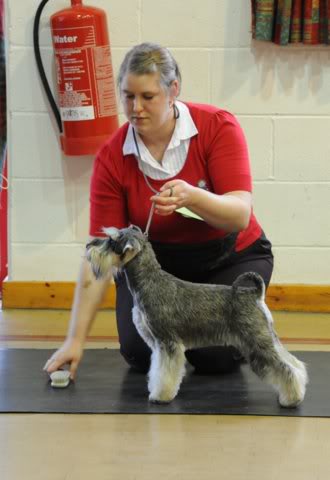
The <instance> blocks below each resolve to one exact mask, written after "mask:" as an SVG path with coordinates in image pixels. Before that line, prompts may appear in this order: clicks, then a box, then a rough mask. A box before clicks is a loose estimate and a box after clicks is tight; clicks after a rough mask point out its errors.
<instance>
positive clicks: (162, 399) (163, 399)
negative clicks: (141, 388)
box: [149, 395, 173, 405]
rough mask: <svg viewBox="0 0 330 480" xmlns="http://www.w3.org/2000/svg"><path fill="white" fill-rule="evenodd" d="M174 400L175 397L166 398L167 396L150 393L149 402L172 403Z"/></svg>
mask: <svg viewBox="0 0 330 480" xmlns="http://www.w3.org/2000/svg"><path fill="white" fill-rule="evenodd" d="M172 400H173V398H166V397H165V396H159V397H156V396H154V395H149V402H150V403H154V404H157V405H167V404H168V403H171V401H172Z"/></svg>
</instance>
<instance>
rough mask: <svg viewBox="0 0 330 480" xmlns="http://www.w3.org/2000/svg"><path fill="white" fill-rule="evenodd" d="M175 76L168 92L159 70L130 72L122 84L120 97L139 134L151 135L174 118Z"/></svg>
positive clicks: (128, 117) (176, 89)
mask: <svg viewBox="0 0 330 480" xmlns="http://www.w3.org/2000/svg"><path fill="white" fill-rule="evenodd" d="M177 91H178V84H177V81H176V80H175V81H174V82H173V84H172V85H171V88H170V92H168V91H167V90H166V89H165V88H164V87H163V86H162V85H161V84H160V81H159V73H158V72H157V73H150V74H145V75H134V74H132V73H129V74H127V75H126V76H125V77H124V78H123V81H122V85H121V92H120V93H121V100H122V103H123V107H124V111H125V115H126V117H127V119H128V121H129V122H130V123H131V124H132V125H133V127H134V128H135V129H136V130H137V131H138V133H139V134H140V135H142V136H143V135H144V136H147V137H148V136H150V135H152V134H154V133H155V132H157V131H158V132H159V130H160V129H162V127H166V125H167V124H168V122H172V121H173V102H174V100H175V96H176V95H177Z"/></svg>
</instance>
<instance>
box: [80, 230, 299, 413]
mask: <svg viewBox="0 0 330 480" xmlns="http://www.w3.org/2000/svg"><path fill="white" fill-rule="evenodd" d="M104 232H105V234H106V235H107V237H106V238H105V239H94V240H93V241H92V242H90V243H89V244H88V245H87V247H86V256H87V259H88V260H89V261H90V263H91V267H92V270H93V272H94V275H95V277H96V278H102V277H105V276H107V275H109V271H110V270H111V271H113V272H114V273H115V274H116V269H117V271H118V269H120V270H122V271H124V273H125V275H126V278H127V283H128V287H129V289H130V291H131V293H132V296H133V300H134V306H133V310H132V314H133V321H134V324H135V326H136V328H137V330H138V332H139V334H140V335H141V337H142V338H143V340H144V341H145V342H146V343H147V345H148V346H149V347H150V349H151V351H152V355H151V365H150V370H149V373H148V389H149V394H150V395H149V400H150V401H152V402H156V403H168V402H170V401H171V400H173V399H174V398H175V396H176V395H177V393H178V391H179V388H180V384H181V381H182V379H183V376H184V374H185V355H184V352H185V350H186V349H192V348H202V347H208V346H214V345H233V346H234V347H236V348H238V349H239V350H240V352H241V353H242V354H243V355H244V357H245V358H246V360H247V361H248V362H249V364H250V366H251V368H252V370H253V371H254V372H255V373H256V374H257V375H258V376H259V377H260V378H261V379H262V380H264V381H266V382H268V383H269V384H271V385H272V386H273V387H274V389H275V390H276V391H277V392H278V394H279V403H280V405H281V406H283V407H295V406H297V405H298V404H299V403H301V402H302V401H303V399H304V396H305V390H306V384H307V382H308V376H307V371H306V368H305V365H304V364H303V363H302V362H301V361H300V360H298V359H297V358H296V357H294V356H293V355H292V354H290V353H289V352H288V351H287V350H286V349H285V348H284V346H283V345H282V344H281V342H280V340H279V338H278V337H277V335H276V333H275V331H274V329H273V320H272V316H271V313H270V311H269V309H268V307H267V306H266V304H265V300H264V298H265V286H264V282H263V280H262V278H261V277H260V276H259V275H258V274H256V273H253V272H249V273H244V274H242V275H240V276H239V277H238V278H237V279H236V281H235V282H234V284H233V285H232V286H225V285H205V284H197V283H190V282H187V281H183V280H180V279H178V278H176V277H174V276H173V275H171V274H169V273H167V272H165V271H164V270H162V269H161V267H160V265H159V263H158V261H157V259H156V256H155V254H154V251H153V249H152V246H151V245H150V243H149V242H148V240H147V238H146V236H145V235H144V234H143V233H142V232H141V230H140V229H139V228H138V227H135V226H131V227H129V228H123V229H121V230H117V229H115V228H106V229H104ZM247 282H248V285H249V283H252V286H246V285H247Z"/></svg>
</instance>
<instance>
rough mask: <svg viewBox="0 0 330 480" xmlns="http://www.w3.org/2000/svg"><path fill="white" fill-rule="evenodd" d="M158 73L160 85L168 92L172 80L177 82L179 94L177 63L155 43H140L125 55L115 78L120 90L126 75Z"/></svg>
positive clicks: (167, 51) (179, 74) (164, 49)
mask: <svg viewBox="0 0 330 480" xmlns="http://www.w3.org/2000/svg"><path fill="white" fill-rule="evenodd" d="M155 72H158V73H159V76H160V83H161V85H162V86H163V87H164V88H165V89H167V90H169V88H170V86H171V84H172V82H173V80H178V83H179V92H180V87H181V73H180V69H179V67H178V64H177V62H176V61H175V59H174V58H173V56H172V55H171V53H170V52H169V50H167V48H164V47H161V46H160V45H158V44H157V43H149V42H146V43H141V44H140V45H136V46H135V47H133V48H132V49H131V50H129V52H128V53H127V54H126V56H125V58H124V60H123V62H122V64H121V66H120V69H119V74H118V78H117V85H118V88H119V89H120V87H121V84H122V81H123V79H124V77H125V75H127V74H128V73H133V74H134V75H145V74H148V73H155Z"/></svg>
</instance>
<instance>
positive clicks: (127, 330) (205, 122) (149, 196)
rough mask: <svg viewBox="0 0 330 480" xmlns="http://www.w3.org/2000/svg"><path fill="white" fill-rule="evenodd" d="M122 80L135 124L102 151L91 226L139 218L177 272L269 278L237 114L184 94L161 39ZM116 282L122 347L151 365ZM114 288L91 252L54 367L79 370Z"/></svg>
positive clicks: (198, 365) (132, 62)
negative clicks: (97, 274)
mask: <svg viewBox="0 0 330 480" xmlns="http://www.w3.org/2000/svg"><path fill="white" fill-rule="evenodd" d="M118 86H119V91H120V95H121V100H122V103H123V106H124V110H125V114H126V117H127V119H128V123H126V124H125V125H123V126H122V127H121V128H119V130H118V131H117V132H116V133H115V134H114V135H113V136H112V137H111V138H110V139H109V141H108V142H107V143H106V144H105V145H104V146H103V148H102V149H101V150H100V152H99V153H98V155H97V157H96V160H95V164H94V171H93V176H92V181H91V196H90V200H91V205H90V234H91V235H92V236H94V237H97V236H102V227H103V226H106V227H109V226H115V227H117V228H123V227H125V226H127V225H128V224H135V225H138V226H139V227H140V228H141V229H143V230H145V229H146V227H147V225H148V234H149V239H150V241H151V243H152V245H153V248H154V250H155V253H156V256H157V258H158V260H159V262H160V264H161V265H162V267H163V268H164V269H165V270H167V271H168V272H170V273H172V274H174V275H176V276H177V277H179V278H182V279H185V280H189V281H192V282H198V283H215V284H226V285H231V284H232V282H233V281H234V279H235V278H236V277H237V276H238V275H240V274H241V273H244V272H247V271H255V272H258V273H259V274H260V275H261V276H262V277H263V279H264V281H265V284H266V286H267V285H268V284H269V281H270V278H271V274H272V269H273V255H272V252H271V244H270V242H269V241H268V240H267V239H266V237H265V235H264V233H263V231H262V229H261V227H260V225H259V223H258V222H257V220H256V218H255V216H254V214H253V212H252V198H251V190H252V181H251V174H250V167H249V159H248V152H247V147H246V142H245V139H244V135H243V133H242V130H241V128H240V126H239V124H238V122H237V120H236V119H235V117H234V116H233V115H231V114H230V113H228V112H226V111H224V110H221V109H219V108H217V107H214V106H210V105H199V104H193V103H183V102H180V101H178V100H177V97H178V95H179V93H180V87H181V75H180V71H179V68H178V65H177V63H176V61H175V60H174V58H173V57H172V55H171V54H170V53H169V51H168V50H167V49H165V48H162V47H160V46H159V45H156V44H151V43H143V44H141V45H138V46H136V47H134V48H132V49H131V50H130V51H129V52H128V53H127V55H126V57H125V59H124V61H123V63H122V65H121V67H120V71H119V77H118ZM153 205H154V207H155V208H154V212H153ZM181 208H185V209H186V210H185V211H184V212H183V213H184V215H182V212H180V211H179V212H178V209H181ZM187 214H188V216H187ZM191 215H194V216H195V217H194V218H192V217H191ZM196 216H197V218H196ZM150 222H151V223H150ZM149 224H150V228H149ZM116 286H117V305H116V313H117V326H118V333H119V342H120V351H121V354H122V355H123V356H124V358H125V359H126V361H127V362H128V364H129V365H131V366H132V367H135V368H136V369H138V370H141V371H147V370H148V367H149V361H150V350H149V347H148V346H147V345H146V344H145V343H144V342H143V340H142V339H141V338H140V336H139V335H138V333H137V331H136V329H135V326H134V324H133V322H132V316H131V309H132V298H131V295H130V292H129V290H128V288H127V285H126V280H125V277H124V275H119V276H118V277H117V279H116ZM106 288H107V281H96V280H95V279H94V277H93V275H92V273H91V270H90V266H89V264H88V263H87V262H86V260H83V264H82V267H81V272H80V276H79V279H78V283H77V288H76V292H75V299H74V304H73V309H72V317H71V321H70V326H69V331H68V334H67V338H66V340H65V342H64V344H63V345H62V347H61V348H60V349H59V350H58V351H57V352H55V353H54V355H53V356H52V357H51V358H50V359H49V360H48V362H47V363H46V365H45V367H44V369H45V370H47V371H48V372H49V373H51V372H53V371H55V370H57V369H58V368H60V367H61V366H62V365H63V364H65V363H70V364H71V366H70V371H71V378H74V376H75V373H76V370H77V367H78V364H79V362H80V360H81V357H82V353H83V344H84V341H85V338H86V336H87V333H88V330H89V328H90V326H91V324H92V321H93V319H94V317H95V314H96V312H97V309H98V307H99V305H100V303H101V301H102V298H103V295H104V293H105V290H106ZM186 357H187V359H188V361H189V362H190V363H191V364H192V365H193V366H194V367H195V369H196V370H197V371H199V372H206V373H223V372H230V371H232V370H233V369H234V368H235V367H236V366H237V365H238V364H239V363H240V361H241V356H240V354H239V352H238V351H236V350H235V349H234V348H233V347H230V346H229V347H223V346H219V347H211V348H203V349H197V350H189V351H187V352H186Z"/></svg>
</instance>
